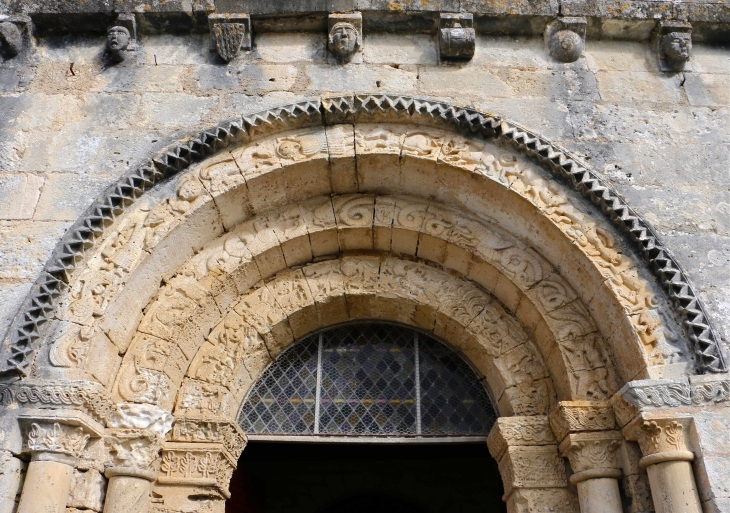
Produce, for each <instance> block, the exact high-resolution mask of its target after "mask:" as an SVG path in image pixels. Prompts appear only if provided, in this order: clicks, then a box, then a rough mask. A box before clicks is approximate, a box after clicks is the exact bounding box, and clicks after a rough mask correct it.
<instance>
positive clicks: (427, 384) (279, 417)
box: [238, 323, 497, 439]
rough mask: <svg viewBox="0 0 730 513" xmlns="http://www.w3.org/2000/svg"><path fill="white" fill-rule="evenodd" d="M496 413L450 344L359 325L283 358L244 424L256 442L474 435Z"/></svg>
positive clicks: (264, 379) (260, 387)
mask: <svg viewBox="0 0 730 513" xmlns="http://www.w3.org/2000/svg"><path fill="white" fill-rule="evenodd" d="M496 417H497V415H496V413H495V409H494V406H493V405H492V402H491V400H490V398H489V396H488V395H487V392H486V390H485V388H484V385H483V383H482V380H481V379H480V378H479V377H478V376H477V375H476V374H475V373H474V371H473V370H472V369H471V367H470V366H469V364H468V363H466V362H465V361H464V360H463V359H462V358H461V357H460V356H459V355H458V354H456V353H455V352H454V351H453V350H451V349H450V348H449V347H447V346H446V345H444V344H443V343H441V342H439V341H437V340H435V339H434V338H432V337H429V336H427V335H424V334H423V333H420V332H418V331H416V330H413V329H411V328H407V327H403V326H398V325H393V324H382V323H360V324H347V325H342V326H339V327H336V328H333V329H328V330H324V331H321V332H318V333H315V334H313V335H310V336H308V337H307V338H305V339H304V340H302V341H301V342H299V343H298V344H295V345H294V346H293V347H291V348H289V349H288V350H287V351H285V352H284V353H282V354H281V355H280V356H279V358H278V359H277V361H276V362H275V363H273V364H272V365H271V366H270V367H269V368H268V369H267V370H266V371H265V372H264V373H263V375H262V376H261V378H260V379H259V381H258V382H257V383H256V384H255V385H254V386H253V387H252V389H251V391H250V393H249V395H248V397H247V398H246V400H245V402H244V404H243V407H242V408H241V411H240V413H239V417H238V423H239V425H240V426H241V428H242V429H243V430H244V431H245V432H246V433H248V434H249V435H253V436H254V437H255V438H258V436H256V435H268V436H276V437H280V436H307V437H320V438H321V437H331V436H351V437H357V436H361V437H362V436H367V437H372V436H382V437H417V436H422V437H473V436H486V435H487V434H488V433H489V430H490V428H491V427H492V425H493V424H494V421H495V419H496ZM313 439H314V438H313Z"/></svg>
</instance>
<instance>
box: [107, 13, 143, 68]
mask: <svg viewBox="0 0 730 513" xmlns="http://www.w3.org/2000/svg"><path fill="white" fill-rule="evenodd" d="M136 40H137V24H136V21H135V18H134V15H133V14H120V15H119V16H118V17H117V21H116V23H115V24H114V25H113V26H111V27H109V30H108V31H107V36H106V51H107V55H108V56H109V60H110V61H111V62H112V63H114V64H118V63H120V62H122V61H124V60H125V59H126V58H127V56H128V55H129V52H130V51H132V50H135V42H136Z"/></svg>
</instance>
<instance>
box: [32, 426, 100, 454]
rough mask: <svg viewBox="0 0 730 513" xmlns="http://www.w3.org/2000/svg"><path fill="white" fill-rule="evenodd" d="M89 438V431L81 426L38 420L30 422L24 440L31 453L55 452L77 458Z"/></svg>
mask: <svg viewBox="0 0 730 513" xmlns="http://www.w3.org/2000/svg"><path fill="white" fill-rule="evenodd" d="M89 438H91V435H90V433H89V432H88V431H86V430H85V429H84V428H83V427H82V426H78V425H69V424H65V423H62V422H53V420H39V421H37V422H30V424H29V429H28V432H27V435H26V439H25V440H26V446H27V449H28V451H30V452H31V453H56V454H61V455H66V456H71V457H72V458H78V457H79V456H81V452H82V451H83V450H84V448H85V447H86V443H87V442H88V441H89Z"/></svg>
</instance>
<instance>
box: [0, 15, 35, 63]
mask: <svg viewBox="0 0 730 513" xmlns="http://www.w3.org/2000/svg"><path fill="white" fill-rule="evenodd" d="M32 34H33V22H32V21H31V19H30V17H28V16H25V15H13V16H3V15H0V62H2V61H3V60H10V59H15V58H17V57H18V56H20V57H21V58H22V57H23V56H24V55H25V54H27V53H29V52H28V51H29V50H30V49H31V47H32V41H33V38H32Z"/></svg>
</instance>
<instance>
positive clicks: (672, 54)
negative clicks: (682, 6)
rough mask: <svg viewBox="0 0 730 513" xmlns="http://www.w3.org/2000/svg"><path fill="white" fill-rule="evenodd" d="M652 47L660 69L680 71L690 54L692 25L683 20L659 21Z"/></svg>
mask: <svg viewBox="0 0 730 513" xmlns="http://www.w3.org/2000/svg"><path fill="white" fill-rule="evenodd" d="M654 36H655V37H654V47H655V49H656V52H657V56H658V57H659V67H660V69H661V70H662V71H682V70H683V69H684V66H685V64H686V63H687V61H689V59H690V57H691V56H692V25H690V24H689V23H687V22H684V21H674V20H672V21H670V20H665V21H660V22H659V25H658V26H657V29H656V31H655V35H654Z"/></svg>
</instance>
